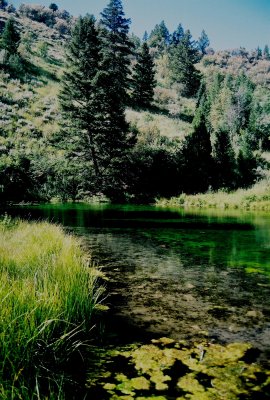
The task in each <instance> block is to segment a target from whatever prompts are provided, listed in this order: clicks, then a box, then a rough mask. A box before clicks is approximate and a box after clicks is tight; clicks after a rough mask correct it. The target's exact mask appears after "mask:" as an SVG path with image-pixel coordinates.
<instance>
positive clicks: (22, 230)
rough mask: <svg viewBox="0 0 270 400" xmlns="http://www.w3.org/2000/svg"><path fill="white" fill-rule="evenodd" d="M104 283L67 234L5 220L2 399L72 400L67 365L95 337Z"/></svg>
mask: <svg viewBox="0 0 270 400" xmlns="http://www.w3.org/2000/svg"><path fill="white" fill-rule="evenodd" d="M96 276H97V274H96V273H95V270H94V269H93V268H90V266H89V261H87V259H86V257H85V254H84V253H83V251H82V249H81V246H80V242H79V241H78V240H77V239H76V238H74V237H72V236H69V235H66V234H64V232H63V231H62V229H61V228H60V227H58V226H55V225H50V224H48V223H28V222H23V221H17V222H13V221H11V220H10V219H9V218H8V217H5V218H4V219H2V221H0V301H1V307H0V398H1V399H2V400H12V399H23V400H26V399H39V398H44V397H40V396H41V392H42V391H44V390H45V392H46V391H47V392H48V393H49V397H48V398H50V399H53V398H57V399H62V398H64V397H63V396H62V394H61V391H62V387H63V381H64V378H63V376H64V375H63V374H62V373H61V366H63V365H67V364H68V363H69V362H70V360H72V359H73V356H74V354H78V351H79V350H80V349H81V348H82V346H83V345H84V344H86V340H89V338H91V330H92V328H93V320H92V315H93V312H94V310H95V308H98V299H99V296H100V293H101V289H98V288H97V285H96ZM84 341H85V342H84ZM55 371H57V373H54V372H55ZM54 391H55V392H57V395H55V396H54V395H53V392H54ZM45 398H46V397H45Z"/></svg>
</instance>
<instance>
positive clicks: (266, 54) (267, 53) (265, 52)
mask: <svg viewBox="0 0 270 400" xmlns="http://www.w3.org/2000/svg"><path fill="white" fill-rule="evenodd" d="M263 58H264V59H265V60H269V59H270V51H269V46H268V44H266V45H265V46H264V49H263Z"/></svg>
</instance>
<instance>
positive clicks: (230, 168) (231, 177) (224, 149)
mask: <svg viewBox="0 0 270 400" xmlns="http://www.w3.org/2000/svg"><path fill="white" fill-rule="evenodd" d="M213 156H214V165H213V168H214V170H213V175H214V181H213V188H214V189H217V188H227V189H233V188H235V186H236V160H235V154H234V151H233V148H232V144H231V140H230V137H229V134H228V132H226V131H221V130H220V131H218V132H217V133H216V135H215V142H214V144H213Z"/></svg>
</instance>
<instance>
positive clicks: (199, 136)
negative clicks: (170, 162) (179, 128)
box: [181, 115, 213, 193]
mask: <svg viewBox="0 0 270 400" xmlns="http://www.w3.org/2000/svg"><path fill="white" fill-rule="evenodd" d="M194 125H195V126H194V130H193V133H192V134H191V135H189V136H188V137H187V138H186V139H185V142H184V146H183V150H182V155H181V157H182V168H183V190H184V191H185V192H186V193H203V192H205V191H207V190H208V188H209V186H210V185H212V179H211V175H212V173H213V158H212V155H211V153H212V146H211V141H210V134H209V132H208V129H207V127H206V122H205V118H204V116H203V115H200V117H198V119H197V122H196V123H195V124H194Z"/></svg>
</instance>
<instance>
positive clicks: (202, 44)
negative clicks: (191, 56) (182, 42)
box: [198, 29, 210, 56]
mask: <svg viewBox="0 0 270 400" xmlns="http://www.w3.org/2000/svg"><path fill="white" fill-rule="evenodd" d="M209 45H210V40H209V38H208V36H207V34H206V32H205V30H204V29H203V31H202V33H201V36H200V37H199V39H198V47H199V50H200V52H201V54H202V56H204V55H205V54H206V49H207V47H209Z"/></svg>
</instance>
